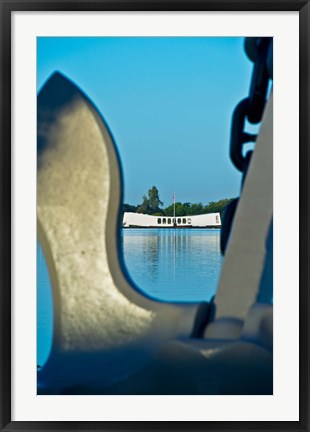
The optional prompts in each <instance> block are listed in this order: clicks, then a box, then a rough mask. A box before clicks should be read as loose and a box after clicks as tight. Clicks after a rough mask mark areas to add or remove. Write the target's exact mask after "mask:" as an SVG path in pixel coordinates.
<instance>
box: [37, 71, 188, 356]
mask: <svg viewBox="0 0 310 432" xmlns="http://www.w3.org/2000/svg"><path fill="white" fill-rule="evenodd" d="M120 197H121V181H120V173H119V165H118V160H117V156H116V153H115V149H114V145H113V142H112V140H111V136H110V134H109V131H108V130H107V128H106V126H105V124H104V123H103V121H102V119H101V118H100V116H99V115H98V113H97V112H96V111H95V109H94V108H93V107H92V105H91V104H90V102H89V101H87V99H86V98H85V97H84V96H83V95H82V94H81V93H80V92H79V91H78V90H77V89H76V88H75V86H73V85H72V84H71V83H70V82H68V81H67V80H66V79H65V78H63V77H62V76H61V75H59V74H56V75H54V76H53V77H52V79H51V80H50V82H48V84H47V85H46V86H45V88H44V89H43V90H42V92H41V94H40V95H39V102H38V173H37V214H38V233H39V239H40V242H41V244H42V247H43V251H44V253H45V256H46V259H47V265H48V268H49V273H50V277H51V281H52V289H53V299H54V342H53V350H52V357H53V353H55V352H57V353H59V352H63V353H65V352H68V353H69V352H79V353H83V352H84V353H89V352H94V351H100V350H105V352H107V351H108V350H110V351H112V350H113V349H116V348H122V347H124V346H126V345H128V344H130V343H132V342H136V344H138V342H139V340H143V343H142V342H141V343H140V345H141V346H143V347H144V346H145V345H148V344H149V345H152V344H154V341H158V340H161V339H162V340H167V338H169V337H172V335H173V336H175V335H176V333H177V331H178V330H177V329H178V328H179V329H180V330H179V331H181V332H182V331H183V330H184V331H185V333H186V332H187V333H190V331H191V326H192V323H193V312H194V311H195V307H190V306H188V307H186V306H185V307H181V306H177V305H165V304H161V303H157V302H154V301H151V300H150V299H148V298H144V297H143V296H141V295H140V294H139V293H138V292H136V291H135V290H134V289H133V288H132V287H131V286H130V284H129V283H128V282H127V280H126V278H125V277H124V274H123V272H122V268H121V264H120V262H119V258H118V243H117V217H118V207H119V203H120ZM181 317H182V318H184V319H183V329H182V325H180V324H181V323H180V318H181Z"/></svg>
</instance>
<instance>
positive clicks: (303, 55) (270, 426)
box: [0, 0, 310, 431]
mask: <svg viewBox="0 0 310 432" xmlns="http://www.w3.org/2000/svg"><path fill="white" fill-rule="evenodd" d="M0 8H1V9H0V14H1V16H0V19H1V25H0V27H1V90H0V94H1V98H0V99H1V117H0V118H1V123H0V125H1V126H0V130H1V137H0V140H1V145H0V151H1V154H0V160H1V251H0V254H1V290H0V307H1V332H0V349H1V385H0V399H1V410H0V418H1V430H2V431H26V430H42V431H43V430H44V431H49V430H57V431H65V430H89V431H91V430H93V431H95V430H105V431H108V430H152V431H156V430H160V431H164V430H209V431H212V430H217V431H226V430H227V431H228V430H249V431H254V430H255V431H268V430H296V431H297V430H298V431H310V423H309V330H308V329H309V313H308V311H309V309H310V305H309V294H308V287H309V271H308V266H309V264H310V263H309V171H310V158H309V150H308V144H309V124H310V119H309V17H310V15H309V14H310V7H309V1H304V0H270V1H269V0H237V1H235V0H200V1H199V0H194V1H189V0H182V1H180V0H179V1H171V0H170V1H166V2H164V1H162V0H128V1H124V0H114V1H111V0H98V1H85V0H75V1H64V2H61V1H48V0H33V1H30V0H25V1H22V0H20V1H14V0H13V1H9V0H0ZM90 10H91V11H111V10H113V11H298V12H299V24H300V30H299V35H300V45H299V68H300V89H299V101H300V103H299V113H300V120H299V127H300V140H299V151H300V159H299V163H300V196H299V198H300V209H299V210H300V219H299V240H300V266H299V270H300V302H299V312H300V313H299V316H300V337H299V343H300V353H299V354H300V363H299V367H300V377H299V389H300V393H299V397H300V398H299V413H300V419H299V421H297V422H282V421H279V422H265V421H262V422H260V421H253V422H248V421H244V422H243V421H239V422H221V421H217V422H178V421H175V422H154V421H152V422H139V421H137V422H121V421H115V422H98V421H94V422H88V421H84V422H75V421H69V422H68V421H65V422H60V421H55V422H48V421H39V422H23V421H17V422H13V421H11V396H12V394H11V252H12V250H11V216H12V213H11V72H12V71H11V13H12V12H15V11H45V12H46V11H90ZM294 145H297V143H292V147H293V146H294ZM292 151H294V150H293V148H292Z"/></svg>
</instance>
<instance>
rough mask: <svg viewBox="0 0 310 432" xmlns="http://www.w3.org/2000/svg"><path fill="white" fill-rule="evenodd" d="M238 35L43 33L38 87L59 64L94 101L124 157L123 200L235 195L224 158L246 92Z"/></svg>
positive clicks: (247, 71) (234, 174) (246, 67)
mask: <svg viewBox="0 0 310 432" xmlns="http://www.w3.org/2000/svg"><path fill="white" fill-rule="evenodd" d="M243 44H244V39H243V38H236V37H235V38H224V37H223V38H211V37H201V38H197V37H130V38H129V37H98V38H93V37H89V38H75V37H69V38H62V37H61V38H60V37H50V38H47V37H44V38H42V37H40V38H38V40H37V65H38V67H37V86H38V90H39V89H40V87H41V86H42V85H43V84H44V82H45V81H46V80H47V79H48V77H49V75H51V74H52V73H53V72H54V71H55V70H58V71H60V72H62V73H64V74H65V75H67V76H68V77H69V78H70V79H72V80H73V81H74V82H75V83H76V84H78V85H79V86H80V87H81V89H82V90H83V91H84V92H85V93H86V94H87V95H88V96H89V97H90V99H91V100H92V101H93V102H94V104H95V105H96V106H97V108H98V109H99V111H100V112H101V114H102V115H103V117H104V118H105V120H106V121H107V123H108V125H109V127H110V130H111V131H112V134H113V136H114V139H115V142H116V145H117V148H118V151H119V154H120V157H121V162H122V169H123V176H124V189H125V190H124V192H125V196H124V202H127V203H130V204H138V203H140V202H141V201H142V195H144V194H146V192H147V190H148V189H149V188H150V187H151V186H153V185H155V186H157V188H158V189H159V192H160V198H161V200H162V201H164V205H165V206H166V205H169V204H170V203H171V201H172V194H173V192H176V200H177V201H182V202H186V201H187V202H202V203H203V204H206V203H208V202H210V201H217V200H219V199H222V198H230V197H234V196H237V195H238V194H239V189H240V173H239V172H238V171H237V170H236V169H235V168H234V167H233V165H232V163H231V162H230V159H229V133H230V124H231V116H232V112H233V109H234V107H235V105H236V104H237V103H238V102H239V100H240V99H242V98H244V97H246V95H247V94H248V92H249V83H250V77H251V70H252V64H251V62H250V61H249V60H248V58H247V56H246V55H245V53H244V49H243Z"/></svg>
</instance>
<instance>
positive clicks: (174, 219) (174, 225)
mask: <svg viewBox="0 0 310 432" xmlns="http://www.w3.org/2000/svg"><path fill="white" fill-rule="evenodd" d="M173 225H174V226H175V192H173Z"/></svg>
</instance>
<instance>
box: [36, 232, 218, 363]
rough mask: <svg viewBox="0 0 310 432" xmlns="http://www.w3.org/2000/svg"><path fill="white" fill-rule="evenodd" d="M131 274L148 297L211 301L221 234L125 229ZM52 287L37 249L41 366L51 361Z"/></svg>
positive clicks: (38, 331) (215, 279)
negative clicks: (49, 357) (49, 356)
mask: <svg viewBox="0 0 310 432" xmlns="http://www.w3.org/2000/svg"><path fill="white" fill-rule="evenodd" d="M122 245H123V254H124V260H125V265H126V267H127V270H128V273H129V275H130V277H131V278H132V280H133V282H134V284H136V285H137V286H138V287H139V288H140V289H141V290H143V291H144V292H145V294H146V295H147V296H150V297H153V298H156V299H159V300H164V301H181V302H197V301H203V300H210V298H211V297H212V296H213V295H214V293H215V291H216V286H217V282H218V278H219V274H220V268H221V262H222V258H221V254H220V231H219V230H216V229H163V228H162V229H160V228H159V229H134V228H129V229H123V230H122ZM52 310H53V308H52V295H51V286H50V281H49V276H48V270H47V267H46V263H45V259H44V256H43V253H42V250H41V248H40V245H39V244H38V248H37V362H38V364H39V365H42V364H44V362H45V361H46V359H47V357H48V355H49V352H50V349H51V341H52V329H53V313H52Z"/></svg>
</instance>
